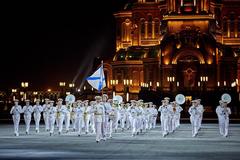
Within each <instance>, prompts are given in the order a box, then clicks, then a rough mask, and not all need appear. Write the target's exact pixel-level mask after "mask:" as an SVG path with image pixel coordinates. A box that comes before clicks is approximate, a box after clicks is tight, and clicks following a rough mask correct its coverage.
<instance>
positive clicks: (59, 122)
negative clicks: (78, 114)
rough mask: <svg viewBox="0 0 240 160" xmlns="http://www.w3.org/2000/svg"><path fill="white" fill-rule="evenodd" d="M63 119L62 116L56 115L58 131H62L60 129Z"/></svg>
mask: <svg viewBox="0 0 240 160" xmlns="http://www.w3.org/2000/svg"><path fill="white" fill-rule="evenodd" d="M63 121H64V116H63V115H60V116H59V117H58V132H60V133H62V129H63Z"/></svg>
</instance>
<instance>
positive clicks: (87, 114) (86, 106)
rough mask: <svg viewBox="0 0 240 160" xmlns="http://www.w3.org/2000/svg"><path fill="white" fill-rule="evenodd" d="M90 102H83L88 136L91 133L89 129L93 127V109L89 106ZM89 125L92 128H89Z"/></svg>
mask: <svg viewBox="0 0 240 160" xmlns="http://www.w3.org/2000/svg"><path fill="white" fill-rule="evenodd" d="M88 102H89V101H88V100H84V101H83V107H84V117H83V119H84V128H85V133H86V134H88V133H89V127H90V126H91V125H92V124H90V120H91V110H92V107H91V106H89V104H88ZM89 124H90V126H89Z"/></svg>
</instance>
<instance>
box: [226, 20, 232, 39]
mask: <svg viewBox="0 0 240 160" xmlns="http://www.w3.org/2000/svg"><path fill="white" fill-rule="evenodd" d="M230 36H231V31H230V19H228V20H227V37H228V38H230Z"/></svg>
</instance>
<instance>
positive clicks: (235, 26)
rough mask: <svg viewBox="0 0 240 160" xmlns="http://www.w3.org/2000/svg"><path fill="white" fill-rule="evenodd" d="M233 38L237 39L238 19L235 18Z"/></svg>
mask: <svg viewBox="0 0 240 160" xmlns="http://www.w3.org/2000/svg"><path fill="white" fill-rule="evenodd" d="M234 37H235V38H237V37H238V18H235V20H234Z"/></svg>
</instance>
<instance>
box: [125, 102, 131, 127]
mask: <svg viewBox="0 0 240 160" xmlns="http://www.w3.org/2000/svg"><path fill="white" fill-rule="evenodd" d="M129 110H130V106H127V108H126V112H125V116H126V128H127V129H130V127H131V120H130V116H131V115H130V113H129Z"/></svg>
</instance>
